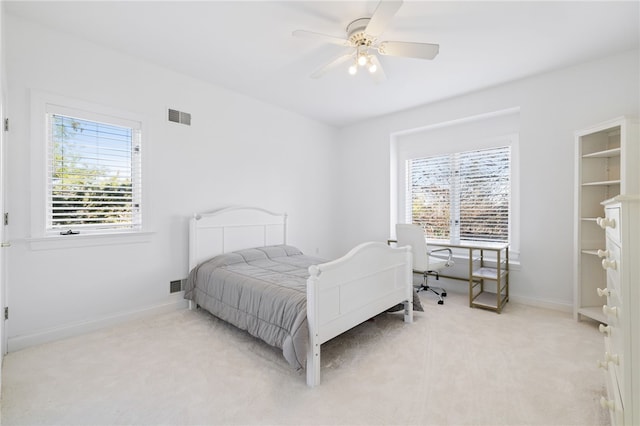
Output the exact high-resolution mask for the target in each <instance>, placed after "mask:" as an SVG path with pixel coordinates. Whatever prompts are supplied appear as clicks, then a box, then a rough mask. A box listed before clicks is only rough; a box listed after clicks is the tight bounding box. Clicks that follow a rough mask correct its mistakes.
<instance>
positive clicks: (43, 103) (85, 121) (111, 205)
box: [28, 90, 153, 250]
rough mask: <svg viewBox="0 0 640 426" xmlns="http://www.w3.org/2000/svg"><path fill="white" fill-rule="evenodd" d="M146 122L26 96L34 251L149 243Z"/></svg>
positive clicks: (47, 96)
mask: <svg viewBox="0 0 640 426" xmlns="http://www.w3.org/2000/svg"><path fill="white" fill-rule="evenodd" d="M143 117H145V116H144V115H141V114H136V113H131V112H128V111H124V110H121V109H117V108H112V107H108V106H104V105H99V104H94V103H90V102H86V101H82V100H78V99H72V98H68V97H64V96H60V95H56V94H52V93H46V92H41V91H38V90H32V91H31V173H30V174H31V185H30V189H31V191H30V198H31V209H30V211H31V218H30V228H31V233H30V237H29V239H28V241H29V245H30V248H31V249H33V250H48V249H57V248H71V247H89V246H96V245H105V244H122V243H132V242H147V241H150V237H151V235H152V234H153V232H152V230H151V229H152V226H151V221H150V217H149V212H148V209H145V206H148V205H149V200H148V194H146V193H148V192H149V191H148V190H146V191H143V188H147V187H148V184H147V181H146V180H145V179H147V177H145V176H148V173H144V170H147V169H148V167H147V163H146V159H145V158H146V157H148V155H149V144H148V143H147V142H146V139H145V136H144V135H145V133H146V132H145V121H146V120H143ZM70 236H74V237H70Z"/></svg>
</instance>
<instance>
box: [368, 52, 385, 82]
mask: <svg viewBox="0 0 640 426" xmlns="http://www.w3.org/2000/svg"><path fill="white" fill-rule="evenodd" d="M371 62H372V63H373V64H374V65H375V66H376V68H377V69H376V72H374V73H371V75H372V76H373V81H375V82H376V83H382V82H384V81H385V80H386V79H387V75H386V74H385V73H384V70H383V69H382V64H381V63H380V60H378V57H377V56H376V55H371Z"/></svg>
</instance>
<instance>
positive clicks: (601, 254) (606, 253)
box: [598, 249, 610, 257]
mask: <svg viewBox="0 0 640 426" xmlns="http://www.w3.org/2000/svg"><path fill="white" fill-rule="evenodd" d="M609 254H610V252H609V250H600V249H598V257H609Z"/></svg>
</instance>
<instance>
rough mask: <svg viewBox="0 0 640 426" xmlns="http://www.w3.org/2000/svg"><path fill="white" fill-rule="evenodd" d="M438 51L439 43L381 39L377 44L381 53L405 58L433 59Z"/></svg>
mask: <svg viewBox="0 0 640 426" xmlns="http://www.w3.org/2000/svg"><path fill="white" fill-rule="evenodd" d="M439 51H440V45H438V44H430V43H413V42H408V41H383V42H382V43H380V44H379V45H378V52H379V53H380V54H381V55H389V56H402V57H405V58H418V59H433V58H435V57H436V55H437V54H438V52H439Z"/></svg>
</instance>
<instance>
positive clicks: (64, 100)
mask: <svg viewBox="0 0 640 426" xmlns="http://www.w3.org/2000/svg"><path fill="white" fill-rule="evenodd" d="M51 112H55V113H58V114H61V115H67V116H72V117H75V118H81V119H86V120H91V121H98V122H107V123H109V124H114V125H122V126H130V125H131V124H132V123H137V125H139V128H140V132H141V135H142V136H141V138H142V141H141V145H142V147H143V152H142V154H141V155H142V158H141V169H142V171H141V186H142V188H143V190H142V195H141V197H140V198H141V206H140V208H141V212H142V218H141V227H140V228H139V229H118V230H103V231H98V230H91V231H86V232H82V233H80V234H75V235H60V233H59V232H57V233H54V232H48V231H47V221H48V199H49V196H48V184H49V173H48V165H47V161H48V158H49V155H48V149H49V143H50V142H49V134H48V132H49V129H48V128H47V124H48V121H49V120H48V114H50V113H51ZM146 121H147V120H145V117H144V116H143V115H141V114H135V113H132V112H129V111H124V110H120V109H116V108H111V107H107V106H104V105H99V104H95V103H91V102H86V101H81V100H77V99H72V98H69V97H65V96H60V95H55V94H51V93H45V92H40V91H36V90H33V91H31V166H32V168H31V209H30V210H31V217H30V219H31V223H30V230H31V235H30V238H29V242H30V244H31V248H32V249H48V248H64V247H77V246H87V245H103V244H119V243H124V242H127V243H128V242H142V241H148V239H149V236H150V233H151V232H150V229H151V227H150V223H149V222H150V218H149V215H148V212H147V211H148V206H149V202H148V193H149V188H148V184H147V183H148V179H147V176H148V174H149V170H148V167H147V164H148V161H147V159H148V157H149V149H148V148H149V147H148V134H147V131H146V124H145V123H146ZM123 238H124V239H123Z"/></svg>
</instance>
